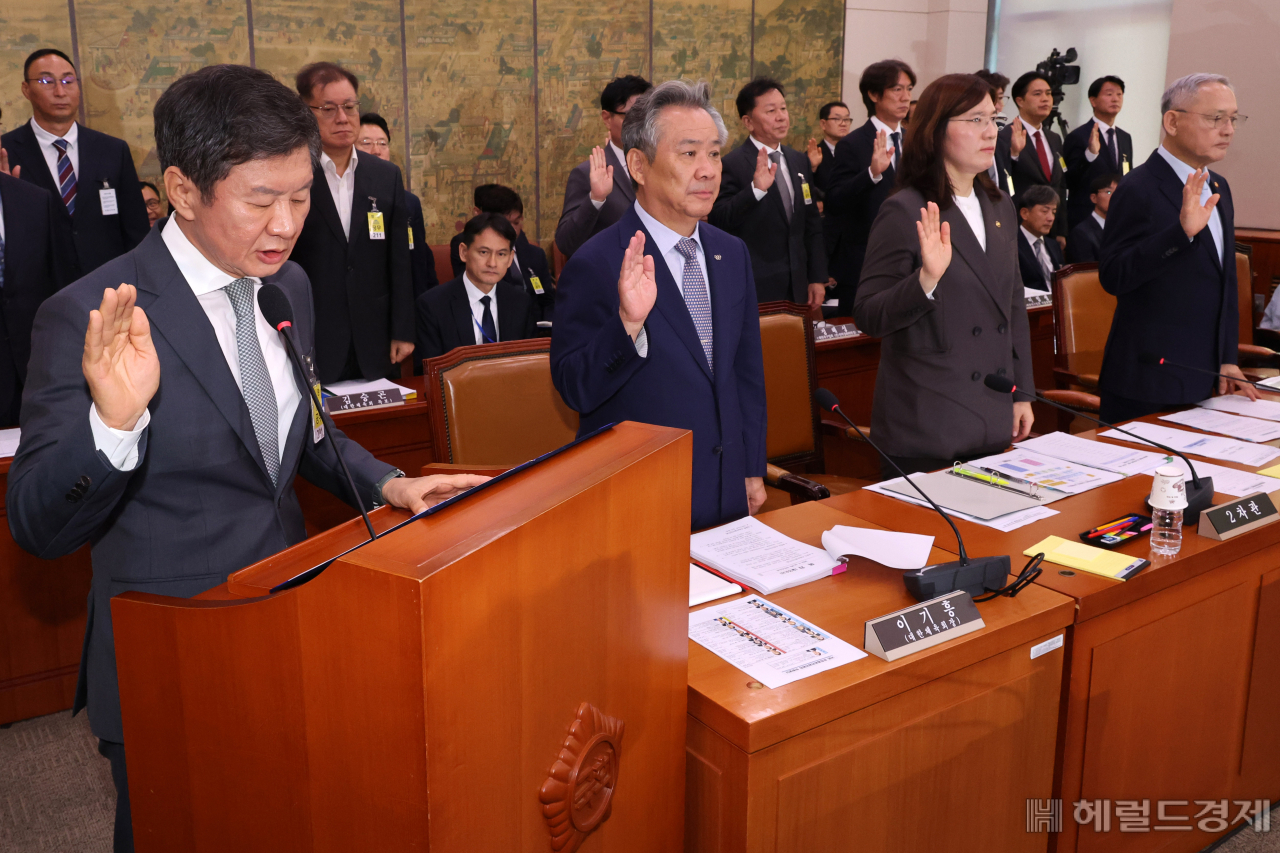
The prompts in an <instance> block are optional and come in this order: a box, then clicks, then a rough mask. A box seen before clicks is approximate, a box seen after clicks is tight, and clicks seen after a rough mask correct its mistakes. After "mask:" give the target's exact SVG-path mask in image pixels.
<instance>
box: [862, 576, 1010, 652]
mask: <svg viewBox="0 0 1280 853" xmlns="http://www.w3.org/2000/svg"><path fill="white" fill-rule="evenodd" d="M985 627H987V625H986V623H985V622H983V621H982V615H981V614H979V613H978V608H977V606H976V605H974V603H973V599H972V598H970V597H969V593H967V592H950V593H947V594H946V595H940V596H938V597H937V598H931V599H929V600H928V601H924V602H921V603H920V604H917V605H915V606H913V607H906V608H903V609H902V610H899V611H897V612H895V613H890V614H888V615H887V616H881V617H880V618H878V619H870V620H868V621H867V633H866V636H865V638H864V641H863V647H864V648H865V649H866V651H868V652H870V653H871V654H873V655H875V656H876V657H878V658H883V659H884V660H887V661H894V660H897V659H898V658H902V657H906V656H907V655H910V654H915V653H916V652H919V651H923V650H925V649H928V648H932V647H933V646H936V645H938V644H939V643H945V642H946V641H947V640H953V639H955V638H956V637H963V636H964V635H965V634H971V633H973V632H974V631H977V630H978V629H979V628H985Z"/></svg>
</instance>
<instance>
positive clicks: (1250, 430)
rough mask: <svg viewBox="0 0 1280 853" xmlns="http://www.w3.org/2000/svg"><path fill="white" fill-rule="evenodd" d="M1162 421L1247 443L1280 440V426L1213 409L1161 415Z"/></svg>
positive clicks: (1188, 410) (1189, 410)
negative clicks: (1227, 436) (1238, 439)
mask: <svg viewBox="0 0 1280 853" xmlns="http://www.w3.org/2000/svg"><path fill="white" fill-rule="evenodd" d="M1160 420H1162V421H1169V422H1170V423H1175V424H1182V425H1183V426H1189V427H1195V428H1196V429H1202V430H1204V431H1205V432H1217V433H1221V434H1222V435H1229V436H1231V437H1232V438H1242V439H1244V440H1245V441H1274V440H1275V439H1277V438H1280V424H1277V423H1273V422H1272V421H1263V420H1258V419H1257V418H1244V417H1241V416H1240V415H1232V414H1228V413H1227V412H1219V411H1215V410H1213V409H1187V410H1186V411H1183V412H1174V413H1173V414H1169V415H1161V416H1160Z"/></svg>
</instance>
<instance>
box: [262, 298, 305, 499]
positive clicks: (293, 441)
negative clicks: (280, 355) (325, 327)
mask: <svg viewBox="0 0 1280 853" xmlns="http://www.w3.org/2000/svg"><path fill="white" fill-rule="evenodd" d="M280 278H281V276H280V274H279V273H277V274H276V275H273V276H268V277H267V278H264V279H263V280H262V281H263V284H268V283H272V284H278V283H279V280H280ZM280 289H281V290H283V291H284V293H285V296H289V289H288V288H287V287H284V286H281V288H280ZM289 301H290V302H291V303H292V302H293V300H292V299H290V300H289ZM304 307H305V306H302V305H296V304H295V305H294V306H293V316H294V317H295V318H298V317H300V316H302V309H303V308H304ZM294 333H295V337H294V340H295V341H297V344H298V348H299V349H301V350H302V352H303V355H304V356H305V355H306V354H307V346H306V344H305V343H304V341H303V334H302V333H303V330H301V329H299V328H298V327H297V325H295V326H294ZM306 334H307V335H308V336H309V335H310V334H311V333H310V331H309V330H308V331H307V332H306ZM290 364H291V366H292V367H293V370H292V371H291V373H292V374H293V381H294V383H295V384H296V385H297V388H298V393H299V394H301V395H302V400H301V401H300V402H299V403H298V408H297V410H296V411H295V412H294V413H293V422H292V423H291V424H290V426H289V433H288V437H287V438H286V440H285V445H284V450H283V452H282V453H281V454H280V479H279V481H278V482H277V483H276V494H279V493H280V492H282V491H283V490H284V489H286V488H292V485H293V483H292V480H291V479H290V478H289V476H288V475H289V474H290V473H292V472H293V470H294V469H295V468H296V467H297V464H298V457H300V456H301V455H302V450H303V448H304V447H305V446H306V442H308V441H311V408H312V405H313V404H312V402H311V389H310V388H308V387H307V377H306V376H305V375H303V373H302V372H301V371H300V370H298V366H297V365H296V364H293V363H292V359H290ZM246 411H247V409H246ZM255 435H256V434H255Z"/></svg>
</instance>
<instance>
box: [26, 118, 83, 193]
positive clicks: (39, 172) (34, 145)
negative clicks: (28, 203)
mask: <svg viewBox="0 0 1280 853" xmlns="http://www.w3.org/2000/svg"><path fill="white" fill-rule="evenodd" d="M13 138H14V139H16V140H17V141H18V143H19V145H20V146H22V148H23V149H25V150H26V152H27V154H26V157H25V158H21V159H25V160H26V161H27V164H28V165H27V166H26V169H31V170H33V171H32V172H31V175H30V176H26V175H24V176H23V180H27V179H28V177H34V180H33V181H32V183H33V184H35V185H36V186H38V187H40V188H41V189H44V190H48V191H49V192H51V193H53V197H54V198H56V199H58V201H59V202H61V201H62V193H61V192H59V190H58V181H57V178H55V177H54V175H53V173H52V172H50V171H49V164H48V163H47V162H46V161H45V159H44V152H43V151H41V150H40V140H38V139H36V132H35V131H34V130H32V129H31V125H30V124H24V125H22V127H19V128H18V129H17V130H15V131H14V137H13ZM9 154H10V158H11V159H20V158H19V157H18V156H16V155H17V154H18V151H13V150H11V151H10V152H9ZM33 163H34V164H37V165H34V166H33V165H31V164H33ZM11 165H12V164H11ZM24 171H25V170H24ZM77 177H79V176H77ZM61 207H62V212H63V213H66V212H67V207H66V205H61Z"/></svg>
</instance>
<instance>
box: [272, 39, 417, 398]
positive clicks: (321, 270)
mask: <svg viewBox="0 0 1280 853" xmlns="http://www.w3.org/2000/svg"><path fill="white" fill-rule="evenodd" d="M295 85H296V86H297V89H298V94H299V95H301V96H302V100H303V101H304V102H305V103H306V104H307V106H308V107H310V109H311V112H312V115H314V116H315V117H316V121H317V122H318V123H319V125H320V143H321V146H322V149H323V152H322V153H321V155H320V163H319V165H318V166H316V171H315V175H314V183H313V185H312V187H311V212H310V213H309V214H308V215H307V221H306V224H305V225H303V227H302V233H301V234H300V235H299V236H298V244H297V246H296V247H294V251H293V260H294V261H296V262H297V263H298V264H299V265H300V266H301V267H302V269H303V272H305V273H306V274H307V277H308V278H309V279H310V281H311V290H312V293H313V294H314V295H315V303H316V332H317V334H316V343H317V349H316V372H317V373H318V374H319V376H320V381H321V382H323V383H325V384H329V383H332V382H339V381H342V380H347V379H380V378H382V377H385V376H387V375H389V374H390V373H391V372H392V366H393V365H398V364H399V363H400V362H401V361H403V360H404V359H405V358H407V357H408V356H409V354H410V353H412V352H413V272H412V264H411V263H410V261H409V211H408V202H407V201H406V200H405V194H404V180H403V179H402V178H401V176H400V167H399V166H397V165H395V164H394V163H392V162H390V161H388V160H383V159H381V158H379V157H372V156H369V155H364V156H361V155H360V154H359V153H358V152H357V151H356V147H355V144H356V137H357V135H358V131H359V130H360V124H359V119H360V101H359V100H358V94H357V93H358V91H359V87H360V81H359V80H358V79H357V78H356V75H354V74H352V73H351V72H350V71H348V70H347V69H345V68H343V67H342V66H340V65H336V64H334V63H332V62H313V63H312V64H310V65H307V66H305V67H304V68H303V69H302V70H301V71H299V72H298V77H297V80H296V83H295ZM397 375H398V374H397Z"/></svg>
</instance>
